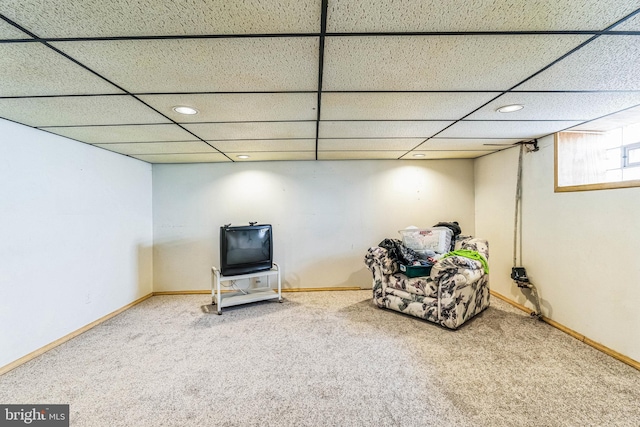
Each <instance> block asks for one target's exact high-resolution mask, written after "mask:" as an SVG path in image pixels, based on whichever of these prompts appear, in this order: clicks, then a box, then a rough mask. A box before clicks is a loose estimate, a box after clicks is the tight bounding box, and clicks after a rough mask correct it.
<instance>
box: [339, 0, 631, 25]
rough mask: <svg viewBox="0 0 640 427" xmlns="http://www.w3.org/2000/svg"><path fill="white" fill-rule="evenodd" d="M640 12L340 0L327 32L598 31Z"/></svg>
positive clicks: (540, 0)
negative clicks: (630, 14) (632, 13)
mask: <svg viewBox="0 0 640 427" xmlns="http://www.w3.org/2000/svg"><path fill="white" fill-rule="evenodd" d="M639 7H640V1H638V0H632V1H624V2H621V1H619V0H598V1H593V0H555V1H549V0H513V1H496V0H473V1H469V0H447V1H442V0H403V1H402V2H397V1H394V0H370V1H366V2H363V1H361V0H339V1H331V2H330V3H329V9H328V14H327V15H328V17H327V31H328V32H374V31H376V32H384V31H394V32H399V31H545V30H602V29H604V28H606V27H607V26H609V25H611V24H613V23H614V22H616V21H617V20H619V19H621V18H622V17H624V16H626V15H627V14H629V13H631V12H633V11H634V10H636V9H637V8H639Z"/></svg>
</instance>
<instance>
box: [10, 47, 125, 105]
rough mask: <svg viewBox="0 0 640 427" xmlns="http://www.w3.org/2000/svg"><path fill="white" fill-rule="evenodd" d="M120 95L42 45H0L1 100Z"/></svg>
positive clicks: (100, 80) (106, 84)
mask: <svg viewBox="0 0 640 427" xmlns="http://www.w3.org/2000/svg"><path fill="white" fill-rule="evenodd" d="M91 93H122V91H120V90H118V89H117V88H116V87H115V86H113V85H111V84H109V83H107V82H106V81H104V80H103V79H101V78H99V77H97V76H96V75H94V74H92V73H91V72H89V71H87V70H85V69H84V68H82V67H80V66H78V65H77V64H74V63H73V62H72V61H70V60H68V59H67V58H65V57H63V56H62V55H60V54H58V53H56V52H54V51H53V50H51V49H49V48H47V47H45V46H44V45H42V44H41V43H0V96H34V95H72V94H91Z"/></svg>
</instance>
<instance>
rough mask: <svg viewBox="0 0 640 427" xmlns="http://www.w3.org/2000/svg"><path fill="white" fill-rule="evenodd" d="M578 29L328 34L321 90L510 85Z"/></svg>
mask: <svg viewBox="0 0 640 427" xmlns="http://www.w3.org/2000/svg"><path fill="white" fill-rule="evenodd" d="M587 38H588V37H587V36H576V35H565V36H558V35H510V36H504V35H481V36H382V37H381V36H378V37H330V38H328V39H327V40H326V41H325V55H324V77H323V86H322V87H323V90H329V91H339V90H388V91H397V90H479V91H497V90H506V89H509V88H511V87H512V86H514V85H516V84H517V83H518V82H520V81H522V80H524V79H525V78H527V77H529V76H531V75H533V74H534V73H535V72H537V71H538V70H540V69H541V68H542V67H544V66H545V65H547V64H549V63H550V62H552V61H554V60H555V59H557V58H558V57H560V56H561V55H562V54H564V53H565V52H567V51H568V50H570V49H572V48H573V47H575V46H577V45H579V44H580V43H581V42H583V41H585V40H587Z"/></svg>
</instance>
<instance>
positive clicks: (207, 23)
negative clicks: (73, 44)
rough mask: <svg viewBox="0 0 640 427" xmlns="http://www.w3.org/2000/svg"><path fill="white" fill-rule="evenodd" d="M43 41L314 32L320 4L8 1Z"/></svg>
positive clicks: (286, 0)
mask: <svg viewBox="0 0 640 427" xmlns="http://www.w3.org/2000/svg"><path fill="white" fill-rule="evenodd" d="M0 13H2V14H3V15H5V16H7V17H9V18H10V19H12V20H14V21H17V22H19V23H20V24H21V25H23V26H25V27H26V28H27V29H29V30H30V31H32V32H35V33H36V34H38V35H39V36H40V37H47V38H52V37H76V38H77V37H123V36H164V35H194V34H197V35H205V34H281V33H313V32H317V30H318V28H319V26H320V14H321V1H320V0H242V1H229V0H207V1H197V0H188V1H179V2H177V1H173V0H109V1H100V0H83V1H60V0H3V1H2V5H1V6H0Z"/></svg>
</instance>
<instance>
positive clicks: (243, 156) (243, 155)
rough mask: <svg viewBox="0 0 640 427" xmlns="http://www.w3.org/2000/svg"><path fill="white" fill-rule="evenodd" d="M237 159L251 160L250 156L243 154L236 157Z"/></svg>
mask: <svg viewBox="0 0 640 427" xmlns="http://www.w3.org/2000/svg"><path fill="white" fill-rule="evenodd" d="M236 157H237V158H239V159H248V158H249V156H247V155H246V154H241V155H239V156H236Z"/></svg>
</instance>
